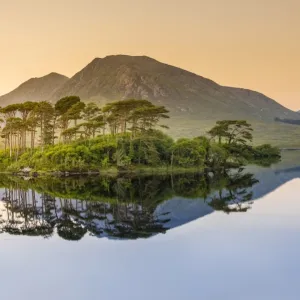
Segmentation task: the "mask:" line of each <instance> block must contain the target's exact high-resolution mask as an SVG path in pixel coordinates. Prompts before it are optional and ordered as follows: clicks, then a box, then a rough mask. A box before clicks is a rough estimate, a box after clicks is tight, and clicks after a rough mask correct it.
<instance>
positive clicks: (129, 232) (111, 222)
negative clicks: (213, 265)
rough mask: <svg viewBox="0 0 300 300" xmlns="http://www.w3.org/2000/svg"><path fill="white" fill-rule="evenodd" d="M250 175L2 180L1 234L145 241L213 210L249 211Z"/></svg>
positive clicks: (70, 238)
mask: <svg viewBox="0 0 300 300" xmlns="http://www.w3.org/2000/svg"><path fill="white" fill-rule="evenodd" d="M255 183H257V180H256V179H255V178H254V177H253V175H252V174H249V173H244V172H242V171H241V170H240V171H234V172H232V173H230V174H228V173H224V174H222V175H210V176H209V175H208V174H206V175H202V176H201V175H197V174H185V175H176V176H146V177H134V178H124V177H123V178H109V177H89V178H67V179H58V178H57V179H51V180H49V179H42V178H35V179H30V180H28V181H27V180H24V179H21V178H17V177H13V178H8V177H6V178H5V177H4V178H3V179H2V186H4V187H5V188H4V192H3V196H2V212H1V225H0V227H1V229H2V231H3V232H7V233H10V234H15V235H30V236H44V237H50V236H52V235H53V234H58V235H59V236H60V237H62V238H64V239H67V240H80V239H81V238H82V237H83V236H84V235H86V234H87V233H88V234H90V235H93V236H96V237H104V236H106V237H109V238H119V239H120V238H125V239H135V238H146V237H150V236H152V235H154V234H157V233H165V232H166V231H167V230H168V229H170V228H174V227H176V226H180V225H183V224H185V223H187V222H190V221H192V220H194V219H197V218H199V217H202V216H205V215H207V214H210V213H212V212H213V211H214V210H223V211H225V212H227V213H229V212H243V211H246V210H247V209H248V208H249V205H250V200H251V198H252V192H251V187H252V186H253V185H254V184H255Z"/></svg>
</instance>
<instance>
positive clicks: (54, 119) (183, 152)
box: [0, 96, 280, 173]
mask: <svg viewBox="0 0 300 300" xmlns="http://www.w3.org/2000/svg"><path fill="white" fill-rule="evenodd" d="M1 113H2V117H3V119H1V120H0V121H1V122H2V123H3V129H2V133H1V137H2V139H3V143H4V150H3V151H1V152H0V169H1V170H2V171H8V172H20V171H22V170H23V171H25V172H28V171H29V170H31V171H36V172H41V171H45V172H78V173H82V172H101V171H102V172H107V171H112V170H113V171H115V172H136V171H137V170H141V169H144V170H145V169H156V168H164V169H165V170H166V171H167V172H176V170H178V169H182V168H183V169H189V168H192V169H194V170H195V169H197V170H203V169H205V168H209V169H224V168H227V167H230V166H241V165H243V164H246V163H249V162H261V163H262V164H264V165H266V164H269V163H271V162H273V161H276V160H278V159H279V158H280V152H279V150H278V149H277V148H274V147H271V146H270V145H262V146H258V147H253V146H251V145H250V144H251V142H252V139H253V137H252V131H253V129H252V127H251V125H250V124H249V123H248V122H246V121H243V120H225V121H218V122H217V124H216V125H215V126H214V127H213V128H212V129H211V130H210V131H208V132H207V136H200V137H196V138H191V139H188V138H181V139H178V140H177V141H174V140H173V139H172V138H171V137H169V136H168V135H166V134H165V133H164V132H162V131H160V130H158V128H163V129H166V126H165V125H162V124H161V121H162V120H165V119H168V118H169V116H168V111H167V109H166V108H165V107H163V106H156V105H154V104H152V103H151V102H149V101H147V100H135V99H129V100H124V101H117V102H113V103H108V104H107V105H105V106H104V107H103V108H102V109H100V108H99V107H98V106H97V105H96V104H95V103H88V104H85V103H83V102H81V100H80V98H79V97H77V96H70V97H65V98H62V99H60V100H59V101H58V102H57V103H56V104H55V105H52V104H51V103H49V102H37V103H36V102H25V103H22V104H12V105H9V106H6V107H4V108H2V109H1Z"/></svg>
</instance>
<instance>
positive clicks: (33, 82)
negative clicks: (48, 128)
mask: <svg viewBox="0 0 300 300" xmlns="http://www.w3.org/2000/svg"><path fill="white" fill-rule="evenodd" d="M68 79H69V78H68V77H66V76H63V75H60V74H57V73H50V74H48V75H46V76H44V77H40V78H31V79H29V80H28V81H26V82H24V83H22V84H21V85H20V86H19V87H17V88H16V89H15V90H13V91H12V92H10V93H8V94H6V95H4V96H1V97H0V106H5V105H8V104H11V103H21V102H25V101H44V100H49V99H50V98H51V96H52V95H53V94H54V92H55V91H56V90H57V89H58V88H59V87H60V86H61V85H62V84H64V83H65V82H66V81H67V80H68Z"/></svg>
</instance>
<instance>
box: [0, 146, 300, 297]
mask: <svg viewBox="0 0 300 300" xmlns="http://www.w3.org/2000/svg"><path fill="white" fill-rule="evenodd" d="M299 159H300V152H297V151H295V152H285V153H284V155H283V159H282V162H280V163H279V164H276V165H273V166H271V167H268V168H262V167H254V166H249V167H247V168H246V169H245V170H240V171H237V170H236V171H232V172H229V173H228V174H223V175H222V176H212V175H211V174H209V175H208V176H200V175H195V174H193V175H180V176H164V177H157V176H151V177H139V178H117V179H115V178H98V177H97V178H89V179H85V178H74V179H66V180H62V179H59V180H58V179H56V180H43V179H35V180H27V179H18V178H6V177H2V178H1V179H0V184H1V186H2V189H1V191H0V193H1V195H2V201H1V202H0V210H1V217H0V230H1V232H2V234H0V242H1V246H0V266H1V271H2V272H1V275H0V282H1V286H2V287H3V289H2V291H1V296H2V298H3V299H33V300H35V299H51V300H52V299H119V298H123V299H264V300H265V299H272V300H273V299H299V297H300V287H299V285H298V278H299V276H300V260H299V258H298V256H299V253H300V241H299V233H300V200H299V192H300V160H299Z"/></svg>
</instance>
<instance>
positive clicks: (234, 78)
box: [0, 0, 300, 109]
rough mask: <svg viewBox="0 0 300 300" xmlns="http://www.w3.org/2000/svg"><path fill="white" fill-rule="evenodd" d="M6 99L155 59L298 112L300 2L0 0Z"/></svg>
mask: <svg viewBox="0 0 300 300" xmlns="http://www.w3.org/2000/svg"><path fill="white" fill-rule="evenodd" d="M0 53H1V55H0V94H4V93H6V92H8V91H10V90H12V89H14V88H15V87H16V86H17V85H19V84H20V83H21V82H23V81H25V80H27V79H29V78H31V77H39V76H43V75H46V74H48V73H50V72H52V71H55V72H59V73H62V74H64V75H67V76H72V75H74V73H76V72H77V71H79V70H80V69H81V68H83V67H84V66H85V65H86V64H88V63H89V62H90V61H91V60H92V59H93V58H95V57H104V56H106V55H111V54H130V55H148V56H151V57H153V58H155V59H157V60H159V61H162V62H165V63H169V64H172V65H175V66H178V67H182V68H184V69H187V70H189V71H192V72H195V73H197V74H199V75H202V76H205V77H208V78H210V79H213V80H214V81H217V82H218V83H220V84H222V85H230V86H237V87H244V88H250V89H253V90H257V91H260V92H262V93H264V94H266V95H268V96H270V97H272V98H273V99H275V100H277V101H278V102H280V103H282V104H283V105H285V106H287V107H289V108H291V109H300V0H51V1H50V0H26V1H25V0H0Z"/></svg>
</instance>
